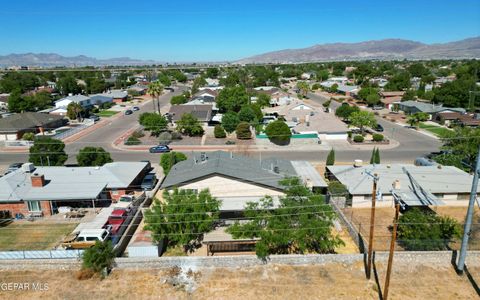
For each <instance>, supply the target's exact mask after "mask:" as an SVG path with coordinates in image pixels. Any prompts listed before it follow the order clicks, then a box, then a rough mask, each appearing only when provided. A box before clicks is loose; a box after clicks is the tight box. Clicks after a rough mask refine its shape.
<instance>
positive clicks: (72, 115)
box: [67, 102, 85, 121]
mask: <svg viewBox="0 0 480 300" xmlns="http://www.w3.org/2000/svg"><path fill="white" fill-rule="evenodd" d="M84 112H85V111H84V110H83V107H82V106H81V105H80V104H78V103H76V102H70V103H69V104H68V106H67V117H68V118H69V119H70V120H75V119H77V120H78V121H81V120H82V119H83V114H84Z"/></svg>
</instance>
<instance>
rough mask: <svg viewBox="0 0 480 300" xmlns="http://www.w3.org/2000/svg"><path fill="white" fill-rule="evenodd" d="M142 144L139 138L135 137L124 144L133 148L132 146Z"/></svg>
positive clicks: (131, 137) (129, 138)
mask: <svg viewBox="0 0 480 300" xmlns="http://www.w3.org/2000/svg"><path fill="white" fill-rule="evenodd" d="M141 143H142V142H141V141H140V140H139V139H138V138H136V137H134V136H129V137H128V139H127V140H126V141H125V143H124V144H125V145H127V146H132V145H140V144H141Z"/></svg>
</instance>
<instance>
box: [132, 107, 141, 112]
mask: <svg viewBox="0 0 480 300" xmlns="http://www.w3.org/2000/svg"><path fill="white" fill-rule="evenodd" d="M132 110H133V111H139V110H140V107H138V106H134V107H132Z"/></svg>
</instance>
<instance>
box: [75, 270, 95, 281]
mask: <svg viewBox="0 0 480 300" xmlns="http://www.w3.org/2000/svg"><path fill="white" fill-rule="evenodd" d="M93 276H95V272H94V271H93V270H91V269H80V270H79V271H77V273H76V274H75V277H76V278H77V280H87V279H90V278H92V277H93Z"/></svg>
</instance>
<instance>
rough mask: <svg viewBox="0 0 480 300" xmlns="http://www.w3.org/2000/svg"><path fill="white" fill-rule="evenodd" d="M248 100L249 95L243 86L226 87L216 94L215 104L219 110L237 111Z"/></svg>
mask: <svg viewBox="0 0 480 300" xmlns="http://www.w3.org/2000/svg"><path fill="white" fill-rule="evenodd" d="M248 100H249V96H248V94H247V91H246V90H245V87H243V86H235V87H226V88H224V89H223V90H221V91H220V93H219V94H218V97H217V106H218V108H219V110H220V111H221V112H229V111H234V112H238V111H240V109H241V108H242V106H243V105H245V104H247V103H248ZM225 129H226V128H225Z"/></svg>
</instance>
